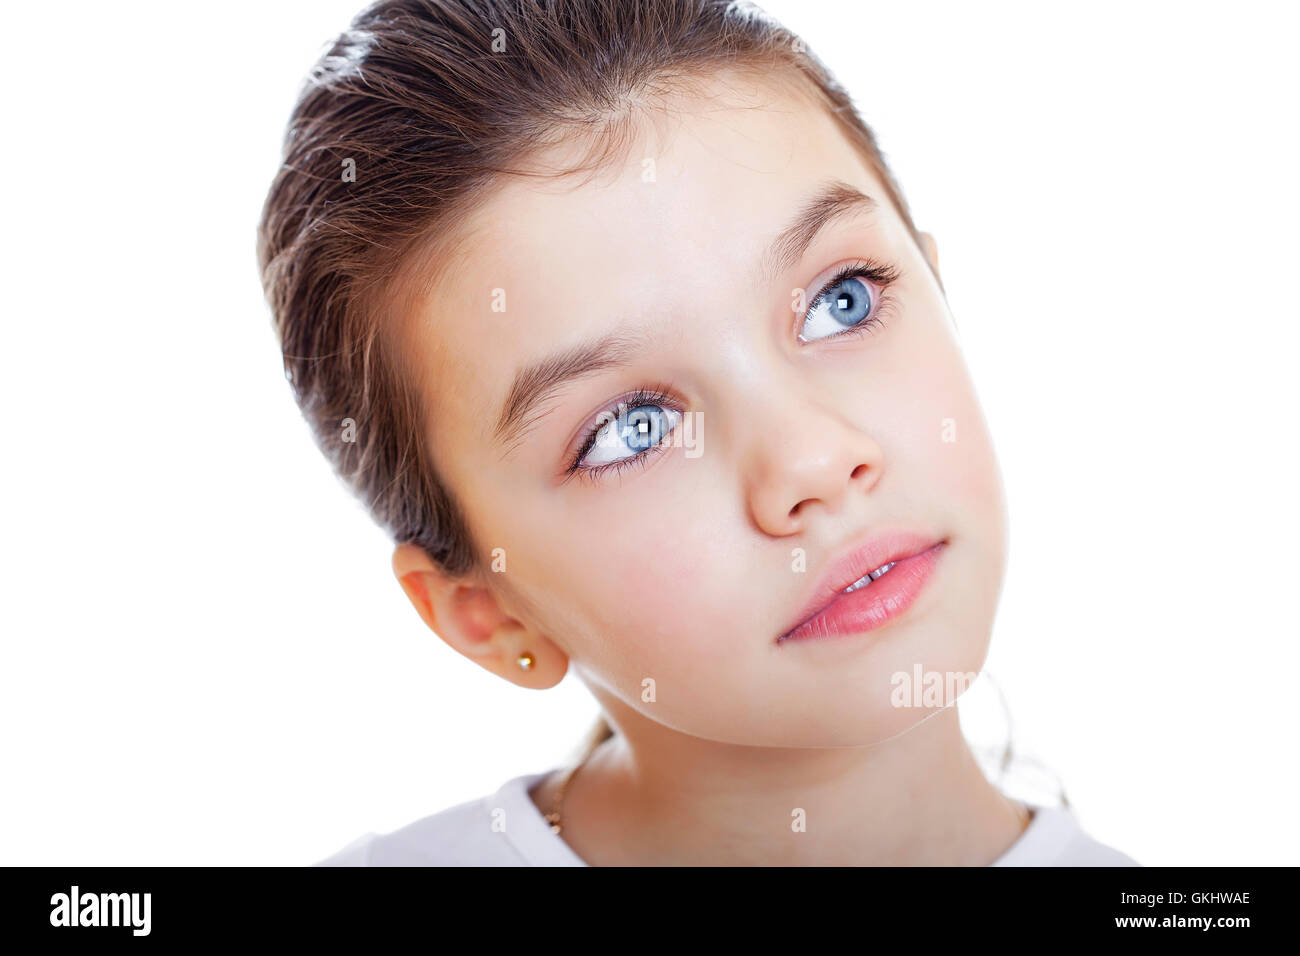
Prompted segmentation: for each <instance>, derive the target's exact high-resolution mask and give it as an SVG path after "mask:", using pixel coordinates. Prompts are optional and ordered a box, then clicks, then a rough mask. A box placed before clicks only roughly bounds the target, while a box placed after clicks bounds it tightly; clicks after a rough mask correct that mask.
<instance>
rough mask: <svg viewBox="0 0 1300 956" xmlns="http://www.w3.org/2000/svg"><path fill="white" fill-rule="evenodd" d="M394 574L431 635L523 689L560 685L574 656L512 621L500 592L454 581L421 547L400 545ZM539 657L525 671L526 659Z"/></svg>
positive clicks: (464, 580) (471, 582)
mask: <svg viewBox="0 0 1300 956" xmlns="http://www.w3.org/2000/svg"><path fill="white" fill-rule="evenodd" d="M393 574H395V575H396V576H397V581H398V583H399V584H401V586H402V590H403V591H405V592H406V597H407V600H409V601H410V602H411V605H412V606H413V607H414V608H415V610H416V612H417V613H419V615H420V619H421V620H422V621H424V623H425V625H426V626H427V627H428V628H429V630H431V631H433V633H434V634H436V635H437V636H438V637H440V638H441V639H442V640H443V641H444V642H446V644H447V645H448V646H449V647H450V648H452V650H454V651H456V652H457V653H458V654H461V655H463V656H465V657H468V658H469V659H470V660H472V661H473V662H474V663H475V664H478V665H479V666H480V667H483V668H485V669H486V670H489V671H491V672H492V673H494V674H496V675H497V676H498V677H503V678H505V679H506V680H508V681H510V682H511V683H512V684H518V685H519V686H520V687H533V688H538V689H541V688H546V687H554V686H555V685H556V684H558V683H559V682H560V681H561V680H562V679H563V678H564V675H565V672H566V671H567V670H568V669H569V657H568V655H567V654H566V653H565V652H564V651H563V650H562V649H561V648H560V647H559V646H557V645H556V644H555V642H554V641H552V640H551V639H550V638H548V637H546V636H545V635H543V634H539V633H537V632H536V631H535V630H533V629H532V628H530V627H529V626H528V625H526V624H524V623H523V622H521V621H519V620H518V619H516V618H514V617H511V616H510V615H509V614H507V613H506V612H505V610H504V609H503V608H502V607H501V603H500V599H499V597H498V596H497V594H496V592H495V591H494V590H493V589H491V588H489V587H487V585H486V583H485V582H483V581H481V580H478V579H476V578H475V577H473V576H466V577H461V578H451V577H448V576H447V575H446V574H445V573H444V572H443V571H442V569H441V568H439V567H438V566H437V565H436V564H435V563H434V561H433V559H432V558H430V557H429V555H428V554H427V553H426V552H425V551H424V549H423V548H420V547H418V546H417V545H414V544H410V543H405V544H399V545H398V546H397V548H396V550H395V551H394V552H393ZM525 653H527V654H530V655H531V656H532V658H533V663H532V666H531V667H529V668H528V669H527V670H525V669H524V668H523V667H521V666H520V665H519V658H520V656H521V655H523V654H525Z"/></svg>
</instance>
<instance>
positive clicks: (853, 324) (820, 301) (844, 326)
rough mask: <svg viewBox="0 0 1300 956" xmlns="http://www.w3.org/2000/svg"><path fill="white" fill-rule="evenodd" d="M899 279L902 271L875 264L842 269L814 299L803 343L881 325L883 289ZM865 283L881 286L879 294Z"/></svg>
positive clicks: (806, 319) (805, 327) (802, 334)
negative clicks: (877, 324) (879, 323)
mask: <svg viewBox="0 0 1300 956" xmlns="http://www.w3.org/2000/svg"><path fill="white" fill-rule="evenodd" d="M897 278H898V270H896V269H895V268H894V267H892V266H883V265H879V264H876V263H871V262H860V263H857V264H854V265H849V266H846V267H845V268H843V269H841V270H840V271H839V272H838V273H837V274H836V275H835V276H834V277H833V278H832V279H831V281H830V282H828V283H827V284H826V285H825V286H824V287H823V288H822V290H821V292H819V293H817V296H816V298H814V299H813V301H812V304H811V305H809V307H808V311H807V312H806V313H804V318H803V322H802V326H803V328H802V330H801V331H800V332H799V340H800V341H801V342H817V341H821V340H822V339H827V338H831V337H833V336H836V335H839V334H842V333H845V332H860V331H864V330H865V329H866V328H868V327H870V326H873V325H875V324H876V323H877V322H879V321H880V316H881V313H882V312H883V311H884V307H883V303H884V301H885V298H886V296H885V294H884V292H883V289H884V288H885V287H887V286H888V285H889V284H890V283H891V282H894V281H895V280H896V279H897ZM864 279H869V280H871V281H873V282H875V283H877V284H878V285H880V286H881V289H882V291H881V292H879V293H877V292H876V291H874V290H873V289H872V287H871V286H870V285H868V284H867V282H864V281H863V280H864Z"/></svg>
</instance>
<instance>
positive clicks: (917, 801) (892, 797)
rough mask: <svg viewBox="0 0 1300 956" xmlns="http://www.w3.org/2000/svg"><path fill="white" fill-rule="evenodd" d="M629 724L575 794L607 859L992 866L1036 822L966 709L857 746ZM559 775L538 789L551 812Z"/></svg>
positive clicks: (571, 812)
mask: <svg viewBox="0 0 1300 956" xmlns="http://www.w3.org/2000/svg"><path fill="white" fill-rule="evenodd" d="M638 716H639V715H638ZM620 723H621V724H622V725H623V726H621V727H620V730H621V732H620V733H619V734H618V735H617V736H615V737H613V738H612V739H610V740H608V741H606V742H605V743H604V744H603V745H602V746H601V747H599V748H598V749H597V750H596V751H595V752H594V753H593V754H592V755H591V757H590V758H589V759H588V760H587V762H586V764H585V765H584V766H583V767H582V769H581V770H580V771H579V772H578V773H577V774H576V776H574V778H573V780H572V782H571V783H570V785H569V787H568V791H567V793H566V795H565V799H564V807H563V822H564V832H563V839H564V840H565V841H566V842H567V843H568V844H569V845H570V846H571V847H572V848H573V850H574V852H575V853H577V854H578V856H580V857H581V858H582V859H583V860H585V861H586V862H587V863H589V864H591V865H593V866H607V865H652V866H653V865H719V866H726V865H763V864H773V865H801V866H807V865H814V866H815V865H825V866H839V865H846V866H853V865H884V866H888V865H913V866H931V865H969V866H983V865H987V864H989V863H991V862H993V861H994V860H995V859H997V857H999V856H1001V855H1002V853H1003V852H1005V851H1006V850H1007V849H1008V848H1009V847H1010V846H1011V844H1012V843H1014V842H1015V841H1016V840H1017V839H1018V838H1019V837H1020V835H1021V833H1023V831H1024V826H1025V822H1026V821H1025V819H1024V817H1023V816H1022V814H1021V812H1020V809H1019V806H1018V805H1017V804H1016V803H1014V802H1013V801H1011V800H1009V799H1008V798H1007V797H1005V796H1004V795H1003V794H1002V793H1000V792H999V791H998V790H997V788H996V787H994V786H993V785H992V784H991V783H990V782H989V781H988V779H987V778H986V777H985V775H984V773H983V771H982V770H981V769H980V767H979V764H978V763H977V762H976V760H975V757H974V755H973V754H972V753H971V751H970V747H969V745H968V744H967V742H966V739H965V737H964V736H963V735H962V733H961V727H960V724H959V723H958V719H957V710H956V707H955V706H953V707H948V708H946V709H944V710H942V711H939V712H937V713H935V714H932V715H931V716H930V717H928V718H927V719H925V720H923V721H921V722H920V723H919V724H917V725H916V726H915V727H912V728H911V729H910V730H908V731H906V732H904V733H902V734H899V735H898V736H896V737H894V738H891V739H890V740H887V741H885V742H883V743H880V744H876V745H875V746H871V747H852V748H817V749H785V748H782V749H775V748H764V747H746V746H738V745H732V744H721V743H717V742H714V741H708V740H701V739H700V738H697V737H690V736H688V735H685V734H681V733H678V732H676V731H672V730H669V729H667V728H664V727H662V726H661V725H658V724H654V725H653V726H649V722H645V723H642V722H641V721H638V720H637V719H635V718H634V719H633V720H631V721H622V722H620ZM554 784H555V781H548V782H547V786H546V787H544V788H540V789H539V790H538V791H536V792H535V793H534V799H535V800H536V801H537V803H538V804H539V806H540V807H542V808H543V809H544V810H546V811H549V810H550V809H551V806H550V803H549V802H548V801H549V800H551V799H552V798H553V796H554ZM796 811H802V813H797V812H796ZM801 819H802V821H803V826H802V828H801V827H800V826H799V823H800V820H801Z"/></svg>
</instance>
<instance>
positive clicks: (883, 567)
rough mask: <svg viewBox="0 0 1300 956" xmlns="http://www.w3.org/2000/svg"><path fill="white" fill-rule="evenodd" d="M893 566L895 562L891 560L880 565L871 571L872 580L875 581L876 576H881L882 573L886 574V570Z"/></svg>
mask: <svg viewBox="0 0 1300 956" xmlns="http://www.w3.org/2000/svg"><path fill="white" fill-rule="evenodd" d="M893 566H894V562H892V561H891V562H889V564H885V565H881V566H880V567H879V568H877V569H876V570H875V571H872V572H871V580H873V581H874V580H876V578H878V577H880V576H881V575H882V574H884V573H885V572H886V571H888V570H889V569H890V568H892V567H893Z"/></svg>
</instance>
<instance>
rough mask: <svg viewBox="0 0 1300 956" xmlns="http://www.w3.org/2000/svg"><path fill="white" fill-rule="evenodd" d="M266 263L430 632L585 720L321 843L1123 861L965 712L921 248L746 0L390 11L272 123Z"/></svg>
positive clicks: (361, 853) (317, 411) (275, 296)
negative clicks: (469, 789)
mask: <svg viewBox="0 0 1300 956" xmlns="http://www.w3.org/2000/svg"><path fill="white" fill-rule="evenodd" d="M259 256H260V262H261V267H262V277H263V282H264V286H265V289H266V292H267V296H268V299H269V302H270V304H271V308H272V311H273V314H274V320H275V326H276V329H277V332H278V335H279V337H280V341H281V344H282V349H283V353H284V361H285V368H286V372H287V374H288V377H289V379H290V381H291V382H292V385H293V388H294V390H295V394H296V397H297V400H298V401H299V403H300V405H301V407H302V410H303V412H304V414H305V415H306V416H307V418H308V419H309V421H310V422H311V424H312V426H313V428H314V431H315V433H316V435H317V438H318V441H319V443H320V445H321V447H322V449H323V450H324V451H325V453H326V454H327V455H328V456H329V458H330V459H331V461H332V462H333V464H334V465H335V467H336V468H337V469H338V470H339V472H340V473H341V474H342V475H343V476H344V477H345V478H346V480H347V481H348V482H350V484H351V485H352V487H354V488H355V489H356V491H357V493H358V494H359V495H360V496H361V497H362V498H363V500H365V502H366V503H367V505H368V506H369V508H370V509H371V511H372V513H373V514H374V516H375V518H376V519H377V520H378V521H379V522H380V523H381V524H382V525H383V526H384V527H385V528H387V529H388V531H389V532H391V534H392V536H393V539H394V542H395V543H396V550H395V553H394V556H393V569H394V571H395V573H396V576H397V578H398V580H399V581H400V583H401V586H402V588H403V589H404V591H405V593H406V595H407V597H408V599H409V600H410V602H411V603H412V604H413V605H414V607H415V609H416V611H417V612H418V613H419V614H420V616H421V618H422V619H423V620H424V622H425V623H426V624H427V625H428V627H429V628H430V629H431V630H432V631H434V632H435V633H436V634H437V635H438V636H439V637H440V638H441V639H442V640H444V641H446V642H447V643H448V644H449V645H450V646H451V647H453V648H454V649H455V650H457V651H458V652H460V653H461V654H462V655H464V656H465V657H466V658H468V659H469V660H471V661H473V662H474V663H476V664H478V665H479V666H481V667H484V668H486V669H488V670H489V671H491V672H493V673H494V674H497V675H499V676H500V677H502V678H503V679H505V680H508V681H512V682H514V683H516V684H519V685H522V686H525V687H532V688H546V687H551V686H553V685H555V684H556V683H558V682H559V681H560V680H561V678H563V676H564V675H565V673H566V671H567V669H568V668H569V667H570V666H573V667H574V668H575V669H576V671H577V673H578V675H579V676H580V678H581V679H582V681H583V683H584V684H585V685H586V686H587V687H588V688H589V690H590V691H591V693H592V694H593V695H594V696H595V697H596V699H597V701H598V702H599V704H600V707H601V711H602V713H603V719H602V721H601V724H600V726H599V727H598V728H597V730H596V732H595V733H594V735H593V739H592V741H591V743H590V746H588V747H587V748H586V750H585V753H584V755H583V757H582V758H581V759H580V760H578V761H577V762H575V763H574V764H573V765H572V766H569V767H565V768H556V769H555V770H553V771H550V772H546V773H534V774H525V775H522V776H518V777H516V778H514V779H512V780H510V781H508V782H507V783H506V784H505V785H504V786H503V787H502V788H501V789H500V790H499V791H498V792H497V793H495V794H493V795H491V796H488V797H485V798H484V799H482V800H479V801H473V802H470V803H466V804H462V805H460V806H457V807H453V808H450V809H447V810H444V811H443V812H441V813H435V814H433V815H431V816H429V817H426V818H424V819H422V820H419V821H416V822H415V823H412V824H410V825H409V826H406V827H404V828H402V829H399V830H396V831H394V832H391V833H387V834H382V835H380V834H374V833H369V834H366V835H365V836H363V837H361V838H359V839H358V840H356V841H354V842H353V843H352V844H350V845H349V846H347V847H344V848H343V849H341V850H340V851H339V852H338V853H336V854H335V855H334V856H332V857H330V858H329V859H327V860H323V861H321V862H322V863H323V864H325V865H347V864H369V865H385V864H390V865H406V864H541V865H552V864H556V865H563V864H570V865H595V866H608V865H626V864H648V865H662V864H674V865H682V864H685V865H689V864H832V865H834V864H887V865H949V864H953V865H989V864H992V865H1023V864H1090V865H1091V864H1098V865H1116V864H1122V865H1131V864H1133V861H1132V860H1130V859H1129V858H1128V857H1126V856H1124V855H1123V854H1120V853H1118V852H1116V851H1115V850H1112V849H1110V848H1108V847H1105V846H1103V845H1101V844H1099V843H1097V842H1095V841H1094V840H1092V839H1091V838H1089V837H1088V836H1087V835H1085V834H1084V833H1083V832H1082V831H1081V830H1080V828H1079V827H1078V825H1077V823H1076V821H1075V819H1074V818H1073V816H1072V815H1071V814H1070V813H1069V811H1068V810H1067V809H1065V808H1062V807H1051V806H1038V805H1032V804H1027V803H1023V802H1018V801H1015V800H1012V799H1010V798H1008V797H1007V796H1006V795H1004V794H1003V793H1002V792H1000V791H999V790H998V789H997V787H995V786H994V785H993V784H992V783H991V782H990V781H989V780H988V778H987V777H986V776H985V774H984V772H983V771H982V769H981V768H980V766H979V765H978V763H977V762H976V760H975V759H974V757H973V755H972V753H971V750H970V747H969V746H968V744H967V742H966V740H965V739H964V737H963V735H962V733H961V730H960V726H959V723H958V715H957V709H956V707H955V706H953V704H954V701H955V699H956V697H957V696H958V695H959V694H960V693H961V691H962V690H963V689H964V687H965V686H966V685H967V684H968V683H969V681H970V680H971V679H972V678H973V677H974V676H975V675H976V674H977V673H978V672H979V670H980V668H981V667H982V666H983V662H984V659H985V655H986V652H987V649H988V643H989V638H990V633H991V630H992V623H993V619H994V614H995V610H996V606H997V602H998V595H999V592H1000V589H1001V585H1002V577H1003V569H1004V564H1005V538H1006V525H1005V514H1004V503H1003V487H1002V479H1001V476H1000V474H999V471H998V466H997V462H996V458H995V456H994V452H993V448H992V442H991V440H990V437H989V433H988V431H987V428H986V425H985V422H984V419H983V416H982V412H981V410H980V407H979V404H978V402H977V399H976V396H975V394H974V391H973V388H972V384H971V380H970V378H969V376H968V374H967V370H966V368H965V366H964V363H963V359H962V355H961V351H960V347H959V344H958V340H957V337H956V333H955V325H954V322H953V318H952V316H951V314H950V312H949V310H948V305H947V301H946V297H945V293H944V289H943V284H942V281H941V279H940V276H939V266H938V255H937V251H936V246H935V242H934V239H933V238H932V237H931V236H930V235H928V234H927V233H924V232H919V231H918V230H917V229H916V227H915V226H914V224H913V222H912V219H911V216H910V214H909V211H908V206H907V204H906V202H905V201H904V198H903V195H902V193H901V190H900V189H899V187H898V184H897V183H896V182H895V180H894V178H893V176H892V174H891V173H890V171H889V169H888V168H887V166H886V164H885V162H884V159H883V158H882V156H881V154H880V151H879V149H878V148H877V145H876V142H875V139H874V136H873V134H872V133H871V131H870V130H869V128H868V127H867V126H866V125H865V123H864V122H863V121H862V119H861V118H860V116H859V115H858V113H857V112H856V110H855V108H854V106H853V105H852V103H851V101H850V99H849V96H848V94H847V93H846V92H845V91H844V90H843V89H842V88H841V87H840V86H839V85H838V84H837V83H836V81H835V80H834V78H833V77H832V76H831V74H830V73H829V72H828V70H827V69H826V68H825V66H824V65H823V64H822V63H821V62H820V61H819V60H818V59H817V58H816V57H815V56H814V55H813V54H811V53H810V52H809V51H808V50H807V49H806V48H805V46H804V44H803V43H802V42H801V41H800V40H799V38H798V37H796V36H794V35H793V34H791V33H790V32H789V31H787V30H785V29H784V28H782V27H781V26H780V25H779V24H777V23H774V22H773V21H772V20H771V19H770V18H769V17H767V16H766V15H765V14H763V13H762V12H761V11H760V10H758V9H757V8H755V7H753V6H751V5H748V4H738V3H731V2H727V0H487V2H485V0H384V2H380V3H377V4H375V5H373V6H371V7H370V8H368V9H367V10H365V11H364V12H362V13H361V14H360V15H358V17H357V18H356V19H355V21H354V22H353V24H352V26H351V28H350V29H349V30H348V31H347V32H345V33H344V34H343V35H342V36H340V37H339V39H338V40H337V42H336V43H335V44H334V45H333V47H332V48H331V49H330V50H329V51H328V52H327V53H326V54H325V56H324V57H323V58H322V59H321V61H320V63H319V64H318V66H317V68H316V69H315V71H314V72H313V74H312V76H311V79H310V81H309V83H308V84H307V86H306V88H305V89H304V91H303V93H302V94H301V97H300V99H299V101H298V103H297V105H296V107H295V109H294V113H293V116H292V118H291V121H290V124H289V129H288V134H287V138H286V146H285V154H284V162H283V165H282V167H281V169H280V171H279V173H278V175H277V176H276V178H275V181H274V183H273V185H272V187H271V190H270V194H269V196H268V198H267V202H266V206H265V211H264V216H263V221H262V224H261V231H260V236H259Z"/></svg>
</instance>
